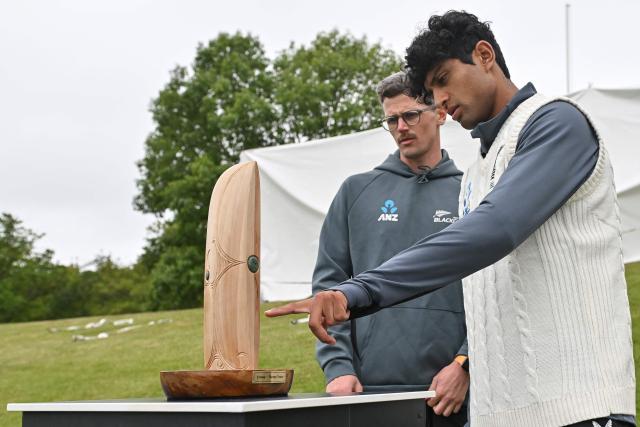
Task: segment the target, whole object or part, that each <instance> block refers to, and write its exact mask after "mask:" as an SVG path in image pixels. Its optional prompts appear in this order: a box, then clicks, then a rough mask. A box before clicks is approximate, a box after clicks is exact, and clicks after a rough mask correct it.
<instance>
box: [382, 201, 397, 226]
mask: <svg viewBox="0 0 640 427" xmlns="http://www.w3.org/2000/svg"><path fill="white" fill-rule="evenodd" d="M380 210H381V211H382V213H381V214H380V216H379V217H378V222H380V221H392V222H398V214H397V212H398V207H397V206H396V203H395V202H394V201H393V200H385V202H384V206H382V207H381V208H380Z"/></svg>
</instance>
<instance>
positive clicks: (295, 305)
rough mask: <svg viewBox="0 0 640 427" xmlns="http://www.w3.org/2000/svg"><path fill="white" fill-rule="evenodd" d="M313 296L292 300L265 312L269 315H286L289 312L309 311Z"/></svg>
mask: <svg viewBox="0 0 640 427" xmlns="http://www.w3.org/2000/svg"><path fill="white" fill-rule="evenodd" d="M312 301H313V298H307V299H303V300H301V301H294V302H290V303H289V304H285V305H281V306H279V307H274V308H272V309H270V310H267V311H265V312H264V314H265V316H267V317H278V316H286V315H287V314H298V313H309V312H310V311H311V303H312Z"/></svg>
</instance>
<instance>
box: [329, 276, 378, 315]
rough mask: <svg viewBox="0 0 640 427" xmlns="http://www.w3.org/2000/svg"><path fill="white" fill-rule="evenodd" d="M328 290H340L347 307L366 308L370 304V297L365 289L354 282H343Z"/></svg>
mask: <svg viewBox="0 0 640 427" xmlns="http://www.w3.org/2000/svg"><path fill="white" fill-rule="evenodd" d="M329 290H331V291H340V292H342V293H343V294H344V296H345V297H346V298H347V307H348V308H349V309H352V308H366V307H369V306H370V305H371V298H370V297H369V294H368V293H367V291H365V290H364V289H363V288H362V287H361V286H358V285H356V284H353V283H349V282H344V283H341V284H340V285H338V286H334V287H332V288H330V289H329Z"/></svg>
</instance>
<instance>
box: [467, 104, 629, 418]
mask: <svg viewBox="0 0 640 427" xmlns="http://www.w3.org/2000/svg"><path fill="white" fill-rule="evenodd" d="M554 100H557V99H549V98H545V97H543V96H541V95H534V96H532V97H531V98H529V99H527V100H526V101H524V102H522V104H520V105H519V106H518V108H517V109H516V110H515V111H514V112H513V113H512V114H511V116H510V117H509V118H508V119H507V121H506V122H505V124H504V125H503V127H502V129H501V130H500V133H499V134H498V137H497V138H496V140H495V141H494V143H493V145H492V146H491V149H490V150H489V152H488V153H487V155H486V156H485V157H484V158H482V157H479V158H478V160H477V161H476V162H475V163H474V165H473V166H472V167H471V168H470V169H469V170H468V171H467V173H465V175H464V178H463V182H462V191H461V195H460V211H461V212H460V214H461V215H464V214H467V213H468V212H470V211H471V210H473V209H474V208H475V207H477V206H478V204H479V203H480V202H481V201H482V199H483V198H484V197H485V196H486V195H487V194H488V193H489V192H490V191H491V190H492V188H493V187H494V185H495V184H496V182H497V181H498V180H499V179H500V176H501V175H502V173H503V172H504V171H505V169H506V168H507V165H508V164H509V161H510V160H511V158H512V157H513V155H514V153H515V150H516V144H517V140H518V135H519V134H520V131H521V130H522V127H523V126H524V124H525V123H526V121H527V120H528V119H529V117H531V115H532V114H533V113H534V112H535V111H536V110H537V109H539V108H540V107H542V106H543V105H545V104H547V103H548V102H551V101H554ZM563 100H564V101H566V102H572V101H570V100H568V99H563ZM576 107H577V108H579V107H578V106H576ZM583 113H584V112H583ZM584 114H585V116H587V118H588V115H586V113H584ZM589 121H590V120H589ZM590 123H591V125H592V126H593V123H592V122H591V121H590ZM594 128H595V127H594ZM598 140H599V144H600V149H599V158H598V161H597V163H596V167H595V169H594V171H593V172H592V174H591V176H590V177H589V178H588V179H587V181H586V182H585V183H584V184H583V185H582V186H581V187H580V188H579V189H578V190H577V191H576V193H575V194H574V195H573V196H572V197H571V198H570V199H569V200H568V201H567V202H566V203H565V204H564V205H563V206H562V207H561V208H560V209H559V210H558V211H557V212H556V213H555V214H554V215H552V216H551V217H550V218H549V219H548V220H547V221H546V222H545V223H544V224H543V225H542V226H541V227H540V228H539V229H537V230H536V231H535V232H534V233H533V234H532V235H531V236H530V237H529V238H528V239H527V240H525V241H524V243H522V244H521V245H519V246H518V247H517V248H516V250H514V251H513V252H512V253H510V254H509V255H507V256H506V257H504V258H503V259H501V260H500V261H498V262H497V263H495V264H493V265H491V266H489V267H487V268H484V269H483V270H480V271H478V272H476V273H474V274H472V275H470V276H468V277H467V278H465V279H463V288H464V298H465V311H466V321H467V330H468V337H469V354H470V364H471V366H470V368H471V411H470V412H471V417H472V418H471V425H472V426H473V427H485V426H519V427H527V426H561V425H567V424H572V423H575V422H578V421H581V420H585V419H591V418H598V417H604V416H608V415H609V414H612V413H620V414H634V413H635V374H634V364H633V355H632V339H631V318H630V314H629V302H628V298H627V291H626V283H625V277H624V264H623V261H622V250H621V236H620V234H619V230H620V225H619V223H620V220H619V215H618V205H617V199H616V192H615V188H614V183H613V171H612V168H611V165H610V162H609V157H608V154H607V151H606V149H605V147H604V146H603V144H602V140H601V139H600V137H598ZM517 197H527V195H526V194H521V195H514V198H515V199H514V202H516V203H517Z"/></svg>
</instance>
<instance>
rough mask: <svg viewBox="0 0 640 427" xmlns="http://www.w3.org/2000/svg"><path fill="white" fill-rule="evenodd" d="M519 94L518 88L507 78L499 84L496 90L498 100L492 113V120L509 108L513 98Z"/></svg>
mask: <svg viewBox="0 0 640 427" xmlns="http://www.w3.org/2000/svg"><path fill="white" fill-rule="evenodd" d="M517 92H518V87H517V86H516V85H515V84H513V82H512V81H511V80H509V79H507V78H506V77H505V78H504V80H502V81H501V82H500V84H498V87H497V88H496V100H495V102H494V106H493V111H492V112H491V118H494V117H495V116H497V115H498V114H499V113H500V111H502V110H503V109H504V107H506V106H507V104H508V103H509V101H511V98H513V96H514V95H515V94H516V93H517Z"/></svg>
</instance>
